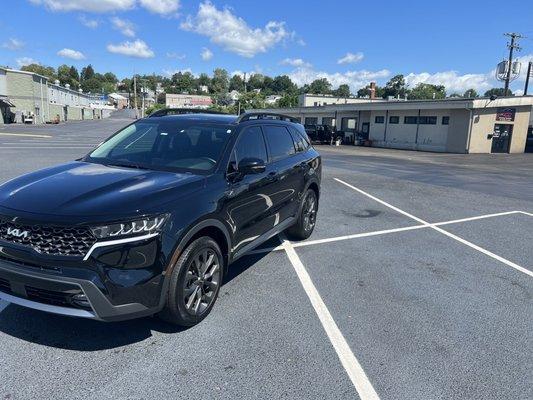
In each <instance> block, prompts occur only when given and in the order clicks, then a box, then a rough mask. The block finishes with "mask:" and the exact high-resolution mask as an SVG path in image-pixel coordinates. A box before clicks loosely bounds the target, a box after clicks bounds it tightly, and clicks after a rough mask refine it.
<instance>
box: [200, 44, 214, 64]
mask: <svg viewBox="0 0 533 400" xmlns="http://www.w3.org/2000/svg"><path fill="white" fill-rule="evenodd" d="M200 56H201V57H202V60H204V61H209V60H211V59H212V58H213V52H212V51H211V50H209V49H208V48H207V47H204V48H203V49H202V52H201V53H200Z"/></svg>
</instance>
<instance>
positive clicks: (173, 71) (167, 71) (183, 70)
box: [163, 68, 198, 78]
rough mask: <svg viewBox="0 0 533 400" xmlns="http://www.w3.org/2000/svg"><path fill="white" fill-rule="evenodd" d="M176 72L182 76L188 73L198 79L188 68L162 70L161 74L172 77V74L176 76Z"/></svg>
mask: <svg viewBox="0 0 533 400" xmlns="http://www.w3.org/2000/svg"><path fill="white" fill-rule="evenodd" d="M178 72H181V73H182V74H184V73H185V72H189V73H191V74H193V76H194V77H196V78H197V77H198V75H197V74H195V73H194V72H192V69H190V68H185V69H164V70H163V74H164V75H165V76H167V77H169V78H170V77H171V76H172V75H174V74H177V73H178Z"/></svg>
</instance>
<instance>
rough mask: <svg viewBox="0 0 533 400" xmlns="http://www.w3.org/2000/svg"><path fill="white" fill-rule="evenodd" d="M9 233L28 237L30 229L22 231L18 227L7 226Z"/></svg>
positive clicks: (19, 236)
mask: <svg viewBox="0 0 533 400" xmlns="http://www.w3.org/2000/svg"><path fill="white" fill-rule="evenodd" d="M7 234H8V235H9V236H14V237H17V238H24V239H26V238H27V237H28V231H21V230H20V229H17V228H7Z"/></svg>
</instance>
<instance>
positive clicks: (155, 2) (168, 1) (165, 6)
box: [140, 0, 180, 15]
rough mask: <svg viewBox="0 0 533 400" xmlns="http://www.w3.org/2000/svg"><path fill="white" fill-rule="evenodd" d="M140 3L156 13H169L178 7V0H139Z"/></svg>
mask: <svg viewBox="0 0 533 400" xmlns="http://www.w3.org/2000/svg"><path fill="white" fill-rule="evenodd" d="M140 3H141V5H142V6H143V7H144V8H146V9H147V10H148V11H151V12H153V13H156V14H161V15H169V14H172V13H174V12H176V11H178V8H179V7H180V1H179V0H140Z"/></svg>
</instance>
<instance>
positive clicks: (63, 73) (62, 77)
mask: <svg viewBox="0 0 533 400" xmlns="http://www.w3.org/2000/svg"><path fill="white" fill-rule="evenodd" d="M76 72H77V71H76ZM57 79H58V80H59V83H60V84H61V85H63V86H64V85H66V84H69V85H70V87H71V89H75V90H76V89H78V87H79V85H80V83H79V82H78V80H77V79H75V78H73V77H72V74H71V67H69V66H68V65H65V64H63V65H60V66H59V67H57Z"/></svg>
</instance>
